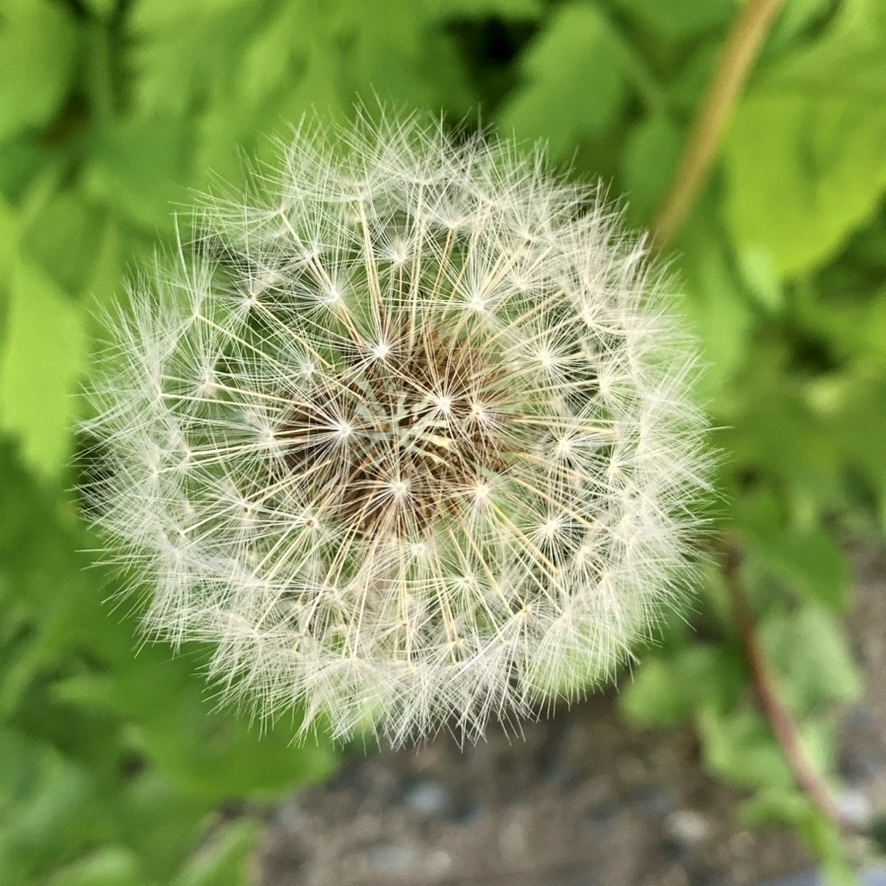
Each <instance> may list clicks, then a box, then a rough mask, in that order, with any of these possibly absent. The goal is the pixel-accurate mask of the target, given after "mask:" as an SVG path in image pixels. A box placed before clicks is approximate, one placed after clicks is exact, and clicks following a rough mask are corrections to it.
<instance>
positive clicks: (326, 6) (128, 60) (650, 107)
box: [0, 0, 886, 886]
mask: <svg viewBox="0 0 886 886" xmlns="http://www.w3.org/2000/svg"><path fill="white" fill-rule="evenodd" d="M737 7H738V2H737V0H706V2H696V0H597V2H594V0H561V2H553V0H549V2H546V0H421V2H412V0H378V2H375V3H372V4H371V8H370V7H368V6H367V4H366V3H365V2H364V0H322V2H321V0H192V2H188V3H182V2H180V0H0V271H2V273H0V435H2V436H0V441H2V443H0V503H2V504H0V667H2V686H0V882H3V883H17V884H18V883H22V884H25V883H30V882H35V883H46V884H65V886H71V884H82V886H86V884H90V886H111V884H114V886H116V884H120V886H123V884H126V886H129V884H133V886H135V884H138V886H141V884H170V883H171V884H176V886H198V884H201V886H203V884H205V886H208V884H218V886H221V884H237V883H242V882H245V881H246V880H247V878H248V873H247V872H248V865H249V858H250V855H251V852H252V849H253V847H254V843H255V840H256V837H257V833H258V828H257V825H256V824H255V822H254V820H253V819H251V818H250V817H248V816H246V817H243V816H239V815H237V814H236V810H237V808H238V805H237V804H242V803H243V802H245V801H250V800H266V799H269V798H273V797H274V796H276V795H278V794H279V793H280V792H282V791H284V790H286V789H289V788H291V787H292V786H293V785H295V784H298V783H300V782H304V781H305V780H307V779H313V778H319V777H322V776H323V775H324V774H326V773H327V772H329V771H330V769H331V767H332V766H333V765H334V755H333V753H332V752H331V750H330V749H329V748H328V747H327V746H326V745H323V744H319V745H316V746H314V745H309V746H307V747H305V748H301V749H296V748H291V747H288V746H287V742H288V736H289V735H290V734H291V733H290V732H289V731H287V729H286V725H287V724H281V727H280V728H279V729H277V730H276V731H273V732H272V733H271V734H270V735H267V736H264V737H259V735H258V732H257V730H255V729H253V730H252V731H250V729H249V724H248V723H247V722H246V721H245V720H244V719H243V718H241V717H238V716H237V714H236V713H235V712H230V711H218V710H214V709H213V706H212V704H211V701H210V700H208V699H207V692H206V690H205V687H204V685H203V681H202V679H201V678H200V676H199V671H200V667H201V661H202V652H201V650H199V649H191V648H189V649H187V650H186V654H182V655H180V656H178V657H173V656H172V655H171V653H170V650H168V649H165V648H162V647H160V646H153V645H140V643H139V640H138V638H137V632H136V630H135V625H136V622H137V613H131V612H128V611H124V610H122V609H114V608H113V607H112V606H111V605H109V604H108V603H107V602H106V601H107V600H108V599H113V598H114V595H115V592H116V590H117V581H118V580H117V579H115V578H113V577H112V576H110V575H108V574H107V573H106V572H105V571H103V570H101V569H100V568H87V567H88V566H89V563H90V559H91V558H90V555H89V554H88V553H77V551H81V550H88V549H89V548H90V547H91V546H92V545H94V541H93V540H91V539H90V538H89V536H88V533H87V532H86V530H84V529H83V528H82V526H81V525H79V523H78V520H77V517H76V511H77V505H76V502H75V501H74V500H73V498H74V497H73V496H72V495H71V494H70V493H69V492H67V491H66V490H67V489H69V488H70V487H71V485H72V484H73V483H74V482H75V481H76V477H74V476H73V474H72V470H71V469H70V468H69V464H70V463H71V456H72V454H73V452H74V449H75V444H74V438H73V435H72V431H71V428H72V424H73V421H74V419H75V418H76V417H77V415H78V412H79V411H80V410H81V409H82V407H81V405H80V403H79V401H78V399H77V398H76V396H75V394H76V391H77V388H78V384H79V383H80V382H81V380H82V379H83V377H84V375H85V374H86V373H87V372H88V362H89V361H88V353H89V348H90V339H92V338H93V337H94V336H95V334H96V331H97V330H96V324H95V322H94V320H93V317H94V314H95V311H96V309H97V308H100V307H101V306H102V305H107V304H109V303H110V301H111V300H112V299H113V298H114V297H115V294H119V292H120V290H121V286H122V280H123V279H124V278H125V276H126V275H127V274H128V273H131V272H132V271H133V270H135V269H137V268H138V267H139V265H140V264H142V263H144V262H145V261H147V260H149V258H150V255H151V252H152V249H153V248H154V247H155V245H156V244H157V242H158V241H159V242H161V243H162V242H166V243H169V242H171V241H172V238H173V237H174V234H175V220H174V215H173V212H174V210H175V208H176V207H180V206H185V205H187V204H188V203H190V202H191V193H192V189H195V188H196V189H202V188H207V187H209V186H211V185H212V183H213V181H218V180H219V179H221V180H224V181H226V182H230V183H232V184H235V185H236V184H237V183H239V182H241V181H242V178H243V166H242V162H241V154H240V153H238V151H239V152H242V153H245V154H246V155H250V156H251V155H257V156H259V157H264V156H268V155H269V154H270V152H271V151H272V148H273V146H272V142H271V138H272V137H274V136H279V137H283V138H285V137H286V134H287V132H288V131H289V127H290V125H291V124H292V123H294V122H297V121H298V119H299V118H300V117H301V116H302V114H304V113H306V112H311V111H316V112H317V114H318V115H319V116H320V118H321V119H324V120H329V121H334V120H340V119H343V118H347V117H348V116H350V115H351V114H352V113H353V109H354V103H355V101H357V100H362V101H365V102H366V103H367V105H368V107H369V108H370V109H372V108H378V107H379V106H380V104H381V103H385V102H388V103H392V104H393V105H394V106H395V107H397V108H402V109H404V110H412V109H430V110H431V111H432V112H435V113H439V112H440V111H443V112H445V113H446V114H447V116H448V117H449V118H450V119H452V120H455V121H458V120H468V121H469V125H470V121H473V120H476V119H478V116H479V118H480V119H481V120H482V121H483V123H495V124H498V125H499V126H500V127H501V128H502V129H503V130H504V131H505V132H506V133H511V132H513V133H514V134H515V135H516V136H517V137H519V138H521V139H526V140H532V139H538V138H541V139H544V140H545V141H546V142H547V143H548V145H549V147H550V152H551V157H552V159H553V160H554V161H555V162H557V163H561V164H564V165H567V166H570V168H571V169H572V171H573V172H574V173H575V174H576V175H580V176H583V177H588V176H590V177H599V178H600V179H601V180H602V182H603V183H604V184H605V186H606V187H607V189H608V191H609V193H611V194H613V195H616V194H624V195H625V199H626V217H627V220H628V221H629V222H630V223H631V224H632V225H634V226H638V227H642V226H643V225H645V224H648V223H649V222H650V221H651V218H652V216H653V214H654V212H655V209H656V208H657V207H658V206H659V205H660V203H661V201H662V199H663V196H664V194H665V191H666V189H667V187H668V183H669V181H670V178H671V175H672V173H673V170H674V168H675V166H676V163H677V159H678V156H679V153H680V149H681V146H682V144H683V142H684V139H685V136H686V132H687V128H688V125H689V122H690V121H691V118H692V114H693V112H694V110H695V108H696V107H697V105H698V104H699V101H700V98H701V95H702V93H703V90H704V88H705V85H706V83H707V81H708V79H709V77H710V74H711V71H712V69H713V66H714V64H715V61H716V58H717V53H718V50H719V47H720V46H721V45H722V42H723V40H724V36H725V34H726V32H727V29H728V27H729V23H730V22H731V20H732V19H733V17H734V15H735V13H736V10H737ZM478 112H479V115H478ZM884 145H886V4H883V3H882V2H881V0H788V2H787V4H786V7H785V9H784V10H783V11H782V13H781V15H780V16H779V18H778V19H777V21H776V25H775V28H774V30H773V32H772V34H771V35H770V37H769V39H768V41H767V43H766V45H765V47H764V51H763V54H762V57H761V59H760V61H759V64H758V66H757V69H756V70H755V72H754V74H753V77H752V80H751V82H750V85H749V87H748V89H747V92H746V94H745V95H744V96H743V97H742V99H741V101H740V103H739V105H738V107H737V108H736V111H735V114H734V117H733V119H732V121H731V126H730V129H729V132H728V135H727V138H726V142H725V145H724V147H723V150H722V153H721V158H720V161H719V162H718V164H717V167H716V169H715V170H714V174H713V176H712V179H711V181H710V182H709V184H708V187H707V188H706V191H705V193H704V195H703V198H702V200H701V201H700V203H699V205H698V206H697V207H696V209H695V211H694V213H693V216H692V218H691V219H690V221H689V222H688V223H687V225H686V226H685V227H684V229H683V231H682V232H681V235H680V238H679V242H678V243H677V244H676V248H675V249H674V251H673V255H672V257H671V258H670V261H671V267H672V268H673V286H674V289H675V295H676V294H680V295H681V296H682V297H681V299H680V309H681V310H682V311H684V312H685V314H686V318H687V323H688V324H689V325H690V326H691V327H692V328H693V329H694V330H695V331H696V333H697V334H698V336H699V337H700V339H701V342H702V345H703V348H704V352H705V355H706V358H707V361H708V368H707V370H706V372H705V374H704V379H703V382H702V392H703V396H704V398H705V401H706V403H707V405H708V407H709V409H710V411H711V413H712V415H713V417H714V422H715V424H716V426H717V427H718V428H721V430H719V431H717V432H716V433H715V435H714V445H715V446H716V447H717V448H718V449H719V450H720V451H721V453H722V457H721V459H720V464H721V469H720V476H719V478H718V493H719V495H718V498H717V500H715V501H712V503H711V508H710V519H711V522H712V524H713V525H714V526H715V527H717V528H725V527H728V528H729V529H730V531H732V532H733V533H735V534H736V535H737V536H738V537H739V538H740V539H741V540H742V544H743V546H744V549H745V554H746V557H745V562H744V566H743V569H742V580H743V581H744V582H745V584H746V585H747V587H748V590H749V593H750V595H751V597H752V599H753V603H754V607H755V610H756V613H757V616H758V618H759V620H760V633H761V638H762V642H763V644H764V647H765V648H766V649H767V651H769V653H770V655H771V660H772V663H773V666H774V667H775V669H776V671H777V674H778V679H779V686H780V689H781V690H782V692H783V695H784V698H785V700H786V702H787V704H788V706H789V707H790V708H791V710H792V711H793V713H794V714H795V715H796V716H797V717H798V718H799V719H800V722H801V724H802V731H803V734H804V737H805V739H806V741H807V745H808V749H809V751H810V754H811V755H812V756H813V757H814V758H815V759H816V761H817V762H818V764H819V765H820V766H821V767H822V768H823V769H824V770H825V771H830V770H831V769H832V767H833V763H834V754H835V749H834V738H833V733H834V728H833V727H834V720H833V715H832V709H833V705H834V703H835V702H839V701H843V700H846V699H851V698H854V697H856V696H857V695H858V693H859V692H860V686H859V678H858V675H857V673H856V669H855V666H854V664H853V662H852V660H851V656H850V655H849V653H848V651H847V645H846V642H845V639H844V636H843V631H842V627H841V616H842V614H843V613H844V612H845V610H846V607H847V606H848V605H849V604H850V603H851V592H850V580H849V570H848V567H847V563H846V559H845V554H844V549H845V542H846V539H847V538H848V537H850V535H854V536H858V535H865V534H869V535H874V534H877V535H879V534H882V532H883V529H884V525H886V458H884V453H886V274H884V271H886V204H884V192H886V151H884V149H883V146H884ZM213 177H215V178H213ZM703 573H704V575H703V577H704V584H705V590H706V593H705V594H704V595H703V596H702V597H701V599H699V600H697V602H696V604H695V608H696V610H697V612H696V614H695V615H694V616H693V619H694V621H695V622H696V623H697V625H698V631H697V633H693V632H691V631H689V630H688V629H687V628H686V627H685V625H684V624H683V623H682V622H678V623H675V625H672V626H669V627H668V630H667V631H666V634H665V638H664V641H663V643H662V644H661V646H660V648H658V649H657V650H654V651H651V652H650V653H649V654H647V655H646V656H645V659H646V661H645V664H644V666H643V667H642V668H641V669H640V670H639V672H638V674H637V676H636V678H635V680H634V682H633V684H632V686H631V687H630V688H629V689H628V691H627V692H625V693H624V694H623V707H624V711H625V713H626V715H627V716H628V717H629V718H630V719H632V720H633V721H636V722H638V723H643V724H661V725H671V724H675V723H678V722H681V721H684V720H687V719H691V720H694V722H695V723H696V724H697V727H698V729H699V734H700V736H701V738H702V742H703V748H704V757H705V760H706V763H707V765H708V766H709V767H710V769H711V770H712V771H713V772H714V773H716V774H718V775H719V776H721V777H723V778H726V779H727V780H730V781H732V782H734V783H736V784H738V785H741V786H743V787H744V788H746V789H748V790H749V791H750V792H751V793H752V795H753V799H752V801H751V804H750V805H749V806H748V808H747V809H746V814H747V815H748V817H749V819H750V820H753V821H758V822H767V821H774V820H775V821H788V822H791V823H793V824H794V825H796V826H797V827H798V828H799V829H800V830H801V831H802V832H803V833H804V834H805V835H806V836H807V838H808V839H809V841H810V843H811V845H812V846H813V847H814V848H815V849H816V850H817V851H818V852H819V853H820V854H821V855H822V856H823V858H824V859H825V861H826V862H828V863H829V864H830V865H831V868H832V870H833V871H837V870H838V868H839V862H838V860H836V859H837V853H836V849H835V841H834V839H833V835H832V834H830V833H829V831H828V830H827V827H826V826H825V824H824V823H823V822H822V821H821V820H820V819H819V817H818V816H817V815H816V813H815V812H814V810H813V809H812V808H811V807H810V806H809V804H808V803H807V802H806V800H805V799H804V797H803V796H801V795H800V794H798V793H797V791H796V789H795V788H794V786H793V782H792V779H791V776H790V772H789V771H788V769H787V767H786V765H785V762H784V760H782V759H781V757H780V755H779V753H778V749H777V746H776V745H775V744H774V742H773V739H772V738H771V736H770V734H769V732H768V730H767V728H766V726H765V724H764V722H763V721H762V720H761V719H760V717H759V715H758V714H757V713H756V712H755V709H754V707H753V704H752V698H751V693H750V690H749V688H748V677H747V673H746V670H745V666H744V663H743V657H742V655H741V652H740V647H739V644H738V639H737V637H736V633H735V629H734V626H733V625H732V623H731V619H730V616H729V612H728V607H727V606H726V603H725V596H724V592H723V587H722V579H721V577H720V576H719V574H718V572H717V571H716V570H715V569H714V568H708V569H705V570H703ZM699 637H703V638H704V640H703V641H702V640H701V639H699ZM232 804H233V805H232Z"/></svg>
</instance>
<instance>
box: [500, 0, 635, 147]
mask: <svg viewBox="0 0 886 886" xmlns="http://www.w3.org/2000/svg"><path fill="white" fill-rule="evenodd" d="M619 39H620V37H619V35H618V34H617V33H616V32H615V31H614V30H613V26H612V25H611V23H610V22H609V21H608V19H607V18H606V17H605V16H604V14H603V13H602V12H601V11H600V10H599V9H598V8H597V7H595V6H590V5H587V4H585V3H578V2H572V3H566V4H564V5H563V6H560V7H558V8H557V9H556V10H555V12H554V13H553V15H552V17H551V19H550V20H549V22H548V25H547V27H546V28H545V29H544V30H543V31H542V32H541V33H540V34H539V36H538V37H537V38H536V39H535V41H534V42H533V43H532V44H531V45H530V47H529V48H528V49H527V51H526V54H525V56H524V58H523V59H522V60H521V71H522V85H521V86H519V87H518V88H517V89H516V90H515V91H514V92H513V94H512V95H511V96H510V98H509V99H508V101H507V103H506V104H505V106H504V108H503V109H502V111H501V112H500V114H499V118H498V122H499V124H500V125H501V127H502V129H503V130H504V132H505V133H506V134H510V133H511V131H513V132H514V133H515V134H516V135H517V137H518V138H542V139H545V140H546V141H547V143H548V145H549V148H550V152H551V155H552V156H553V157H554V158H555V159H558V160H563V159H568V158H569V157H570V156H571V155H572V154H573V152H574V151H575V148H576V146H577V144H578V143H579V141H581V140H582V139H583V138H585V137H588V136H599V135H601V134H602V133H604V132H605V131H606V129H607V128H609V127H610V126H611V125H612V124H613V123H614V122H615V121H616V119H617V118H618V116H619V115H620V114H621V111H622V109H623V107H624V104H625V101H626V99H627V95H628V91H627V86H626V82H625V75H624V71H623V70H622V64H621V58H622V57H621V52H620V48H619V46H618V42H617V41H618V40H619Z"/></svg>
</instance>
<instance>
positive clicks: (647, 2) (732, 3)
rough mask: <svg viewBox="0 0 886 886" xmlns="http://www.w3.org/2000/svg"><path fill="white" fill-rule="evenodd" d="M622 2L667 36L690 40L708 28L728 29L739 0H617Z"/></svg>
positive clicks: (646, 24)
mask: <svg viewBox="0 0 886 886" xmlns="http://www.w3.org/2000/svg"><path fill="white" fill-rule="evenodd" d="M617 3H618V6H619V7H620V8H621V9H624V10H625V12H626V13H628V14H629V15H630V16H631V17H632V18H634V19H635V20H636V21H638V22H639V23H640V24H642V25H643V26H644V27H646V28H648V29H649V31H650V33H652V34H655V35H656V36H659V35H660V36H661V37H663V38H664V39H665V40H686V39H689V38H692V37H696V36H698V35H699V34H702V33H704V32H706V31H712V30H713V31H716V30H724V31H725V28H726V25H727V24H728V23H729V22H730V21H731V19H732V17H733V15H734V14H735V11H736V9H737V8H738V0H705V2H698V0H668V2H667V3H662V2H661V0H617Z"/></svg>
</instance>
